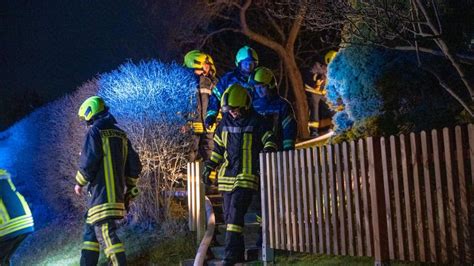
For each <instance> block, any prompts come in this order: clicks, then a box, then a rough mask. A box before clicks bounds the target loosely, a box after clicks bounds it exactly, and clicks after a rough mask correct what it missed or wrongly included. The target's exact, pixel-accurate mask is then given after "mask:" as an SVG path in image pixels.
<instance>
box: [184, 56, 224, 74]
mask: <svg viewBox="0 0 474 266" xmlns="http://www.w3.org/2000/svg"><path fill="white" fill-rule="evenodd" d="M205 63H207V64H209V65H210V66H211V72H212V74H215V73H216V66H215V65H214V60H213V59H212V57H211V56H210V55H208V54H206V53H203V52H201V51H199V50H192V51H189V52H188V53H187V54H186V55H185V56H184V66H186V67H187V68H192V69H203V65H204V64H205Z"/></svg>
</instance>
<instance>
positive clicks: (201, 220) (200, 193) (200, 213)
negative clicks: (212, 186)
mask: <svg viewBox="0 0 474 266" xmlns="http://www.w3.org/2000/svg"><path fill="white" fill-rule="evenodd" d="M195 167H196V168H195V169H196V170H195V171H196V175H195V178H196V201H197V202H196V210H197V213H196V219H197V244H198V245H199V243H201V240H202V238H203V237H204V233H205V232H206V207H205V187H204V184H203V183H202V181H201V172H202V164H201V163H200V162H196V164H195Z"/></svg>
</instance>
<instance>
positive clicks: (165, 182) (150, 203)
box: [99, 60, 196, 223]
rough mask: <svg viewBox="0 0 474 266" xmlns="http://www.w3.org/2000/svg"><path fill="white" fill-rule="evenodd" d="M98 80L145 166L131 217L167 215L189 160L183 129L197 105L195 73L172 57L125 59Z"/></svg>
mask: <svg viewBox="0 0 474 266" xmlns="http://www.w3.org/2000/svg"><path fill="white" fill-rule="evenodd" d="M99 84H100V85H99V86H100V89H99V95H100V96H102V97H103V98H104V100H105V102H106V103H107V105H108V106H109V107H110V111H111V112H112V113H113V114H114V115H115V117H116V118H117V120H118V121H119V124H120V125H121V126H122V127H123V129H124V130H125V131H126V132H127V134H128V135H129V137H130V139H131V141H132V143H133V144H134V146H135V147H136V148H137V150H138V152H139V155H140V158H141V161H142V164H143V166H144V167H143V172H142V177H141V179H140V182H139V183H138V186H139V188H140V189H141V192H142V195H141V196H140V197H139V198H138V199H137V200H136V204H135V205H134V206H132V209H131V210H132V211H131V213H132V215H131V218H132V220H133V221H135V222H136V221H141V222H144V221H146V222H152V223H153V222H158V221H160V219H168V218H170V215H171V208H170V206H171V204H172V203H173V202H172V200H171V199H172V197H173V193H172V192H173V191H174V190H175V188H176V186H177V185H178V184H179V182H180V180H181V179H182V175H183V173H184V170H185V167H186V162H187V152H188V149H189V147H188V144H189V138H190V135H189V134H183V132H181V129H182V127H183V126H185V124H186V117H187V115H188V114H189V113H190V112H191V111H192V110H193V109H194V107H195V106H194V102H195V99H194V90H193V89H191V88H194V87H196V84H195V78H194V75H193V74H192V72H190V71H189V70H187V69H185V68H183V67H181V66H178V65H177V64H175V63H172V64H165V63H162V62H159V61H154V60H153V61H149V62H140V63H139V64H134V63H132V62H127V63H125V64H123V65H121V66H120V67H118V69H117V70H114V71H112V72H110V73H106V74H103V75H101V76H100V80H99ZM144 206H146V208H144Z"/></svg>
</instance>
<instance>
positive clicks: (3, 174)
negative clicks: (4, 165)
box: [0, 168, 10, 179]
mask: <svg viewBox="0 0 474 266" xmlns="http://www.w3.org/2000/svg"><path fill="white" fill-rule="evenodd" d="M5 178H7V179H8V178H10V173H8V171H7V170H5V169H1V168H0V179H5Z"/></svg>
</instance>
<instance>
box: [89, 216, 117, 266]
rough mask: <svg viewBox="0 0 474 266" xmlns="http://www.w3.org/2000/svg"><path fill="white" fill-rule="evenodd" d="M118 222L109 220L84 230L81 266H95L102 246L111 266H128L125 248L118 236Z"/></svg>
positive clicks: (90, 225)
mask: <svg viewBox="0 0 474 266" xmlns="http://www.w3.org/2000/svg"><path fill="white" fill-rule="evenodd" d="M115 221H116V220H113V219H108V220H104V221H102V222H100V223H97V224H93V225H92V224H87V223H86V225H85V228H84V236H83V241H84V242H83V246H82V251H81V266H92V265H93V266H95V265H97V263H98V261H99V252H100V246H102V248H103V249H104V253H105V256H106V257H107V260H108V264H109V265H126V257H125V248H124V246H123V243H122V242H121V241H120V239H119V238H118V236H117V233H116V230H117V226H116V224H115Z"/></svg>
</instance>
